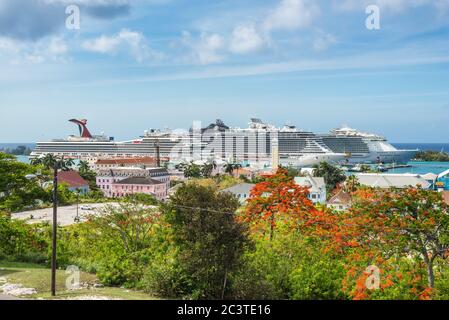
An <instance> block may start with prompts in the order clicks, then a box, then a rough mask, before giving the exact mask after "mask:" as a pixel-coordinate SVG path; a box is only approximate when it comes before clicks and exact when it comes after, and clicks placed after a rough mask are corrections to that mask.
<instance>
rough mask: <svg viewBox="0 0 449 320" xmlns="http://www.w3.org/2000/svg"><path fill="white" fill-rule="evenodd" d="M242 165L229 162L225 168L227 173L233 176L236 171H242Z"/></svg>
mask: <svg viewBox="0 0 449 320" xmlns="http://www.w3.org/2000/svg"><path fill="white" fill-rule="evenodd" d="M241 168H242V165H241V164H239V163H233V162H227V163H226V164H225V166H224V169H225V172H226V173H228V174H229V175H231V176H232V174H233V173H234V171H235V170H237V169H241Z"/></svg>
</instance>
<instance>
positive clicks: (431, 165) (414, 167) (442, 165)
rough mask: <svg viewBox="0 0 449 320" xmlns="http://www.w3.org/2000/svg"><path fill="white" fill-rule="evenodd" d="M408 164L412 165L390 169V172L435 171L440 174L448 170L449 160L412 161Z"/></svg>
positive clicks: (420, 172)
mask: <svg viewBox="0 0 449 320" xmlns="http://www.w3.org/2000/svg"><path fill="white" fill-rule="evenodd" d="M408 164H409V165H411V167H409V168H398V169H392V170H389V171H388V173H414V174H426V173H435V174H440V173H442V172H443V171H446V170H448V169H449V162H418V161H411V162H409V163H408Z"/></svg>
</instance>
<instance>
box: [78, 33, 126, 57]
mask: <svg viewBox="0 0 449 320" xmlns="http://www.w3.org/2000/svg"><path fill="white" fill-rule="evenodd" d="M120 43H121V39H120V38H119V36H113V37H108V36H105V35H102V36H101V37H99V38H96V39H92V40H86V41H84V42H83V44H82V47H83V48H84V49H86V50H87V51H91V52H97V53H115V52H116V51H117V49H118V47H119V45H120Z"/></svg>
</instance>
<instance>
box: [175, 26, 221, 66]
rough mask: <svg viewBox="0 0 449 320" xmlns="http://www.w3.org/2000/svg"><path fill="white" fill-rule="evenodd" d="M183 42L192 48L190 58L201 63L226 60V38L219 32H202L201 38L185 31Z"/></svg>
mask: <svg viewBox="0 0 449 320" xmlns="http://www.w3.org/2000/svg"><path fill="white" fill-rule="evenodd" d="M182 43H183V44H184V45H185V46H187V47H189V48H190V50H191V54H190V60H193V62H195V63H200V64H211V63H218V62H221V61H223V60H224V58H225V57H224V53H223V50H224V49H225V47H226V46H225V40H224V39H223V37H222V36H220V35H219V34H216V33H214V34H208V33H205V32H203V33H201V35H200V38H199V39H193V37H192V35H191V34H190V33H189V32H187V31H184V32H183V33H182Z"/></svg>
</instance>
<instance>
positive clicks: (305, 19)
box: [263, 0, 320, 31]
mask: <svg viewBox="0 0 449 320" xmlns="http://www.w3.org/2000/svg"><path fill="white" fill-rule="evenodd" d="M319 15H320V8H319V7H318V5H317V4H316V2H313V1H310V0H282V1H281V3H280V4H279V6H278V7H277V8H275V9H274V11H273V12H271V13H270V14H269V15H268V17H267V18H266V19H265V21H264V23H263V25H264V28H265V30H267V31H272V30H288V31H293V30H297V29H300V28H304V27H307V26H309V25H311V24H312V22H313V21H314V20H315V19H316V18H317V17H318V16H319Z"/></svg>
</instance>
